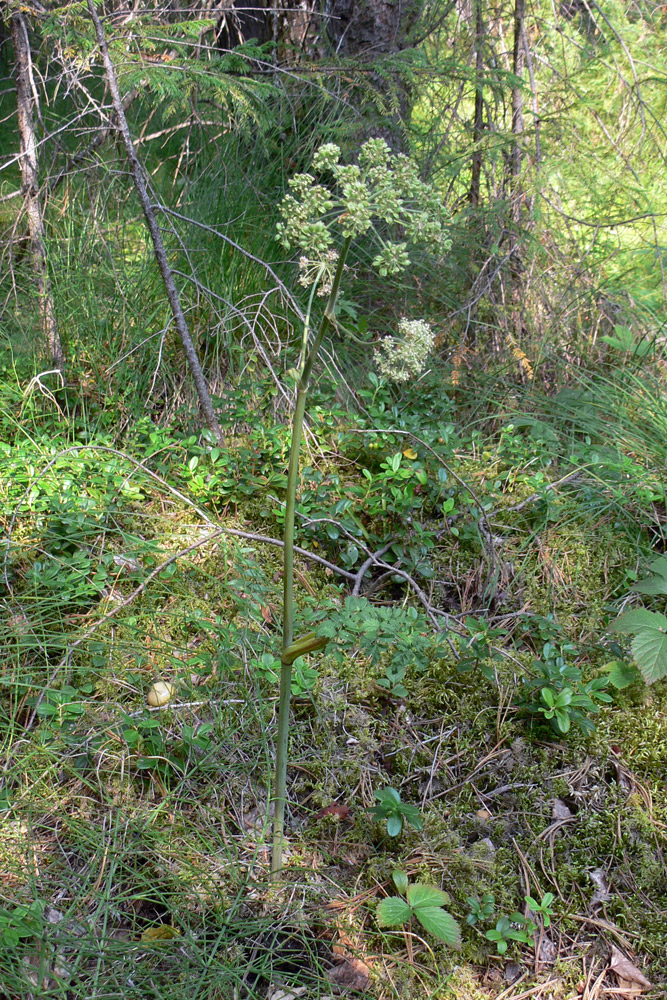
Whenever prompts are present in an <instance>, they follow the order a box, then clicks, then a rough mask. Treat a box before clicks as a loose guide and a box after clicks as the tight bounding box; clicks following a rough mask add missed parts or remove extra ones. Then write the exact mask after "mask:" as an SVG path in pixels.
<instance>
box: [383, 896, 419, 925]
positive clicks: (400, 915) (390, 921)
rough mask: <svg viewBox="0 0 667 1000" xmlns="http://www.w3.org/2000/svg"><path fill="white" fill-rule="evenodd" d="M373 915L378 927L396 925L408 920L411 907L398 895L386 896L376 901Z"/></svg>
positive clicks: (410, 914)
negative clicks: (376, 905) (378, 901)
mask: <svg viewBox="0 0 667 1000" xmlns="http://www.w3.org/2000/svg"><path fill="white" fill-rule="evenodd" d="M375 915H376V917H377V922H378V926H379V927H398V926H400V924H406V923H407V922H408V920H409V919H410V917H411V916H412V907H410V906H408V904H407V903H406V902H405V900H404V899H401V897H400V896H387V898H386V899H383V900H382V902H381V903H378V907H377V910H376V911H375Z"/></svg>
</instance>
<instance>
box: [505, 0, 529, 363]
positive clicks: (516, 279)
mask: <svg viewBox="0 0 667 1000" xmlns="http://www.w3.org/2000/svg"><path fill="white" fill-rule="evenodd" d="M525 10H526V6H525V0H515V3H514V50H513V55H512V72H513V73H514V76H515V77H518V78H519V79H521V78H522V76H523V69H524V56H525V48H524V20H525ZM522 142H523V89H522V88H521V86H520V85H519V84H518V83H515V84H514V86H513V87H512V149H511V153H510V184H509V193H510V201H511V216H510V218H511V221H510V259H509V272H510V326H509V331H508V332H509V338H508V339H509V342H510V344H511V346H512V348H513V351H514V353H515V356H516V357H517V358H519V357H520V354H521V339H522V337H521V335H522V332H523V316H524V304H523V295H524V287H523V260H522V253H521V227H522V217H523V201H524V198H523V191H522V185H521V166H522V159H523V157H522ZM517 352H518V353H517ZM522 371H523V369H522Z"/></svg>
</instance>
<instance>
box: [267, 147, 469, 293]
mask: <svg viewBox="0 0 667 1000" xmlns="http://www.w3.org/2000/svg"><path fill="white" fill-rule="evenodd" d="M340 159H341V151H340V148H339V147H338V146H337V145H336V144H335V143H333V142H329V143H326V144H325V145H323V146H321V147H320V148H319V149H318V150H317V152H316V153H315V155H314V157H313V171H314V173H304V174H296V175H295V176H294V177H292V178H291V179H290V181H289V187H290V192H289V194H287V195H285V197H284V198H283V200H282V202H281V205H280V214H281V216H282V221H281V222H279V223H278V237H279V239H280V242H281V243H282V245H283V246H284V247H286V248H287V249H288V250H291V249H295V248H296V249H298V250H299V251H300V252H301V255H302V256H301V260H300V270H301V277H300V278H299V281H300V283H301V284H302V285H310V284H312V283H313V280H316V279H315V278H314V277H311V276H312V275H317V274H318V271H317V268H318V267H320V266H322V267H323V268H324V271H323V272H322V277H323V278H324V281H325V283H326V277H327V276H328V272H329V271H330V261H331V256H330V255H331V251H332V248H333V247H334V246H335V245H336V244H337V243H339V242H340V239H341V237H343V238H344V239H358V238H359V237H365V238H367V239H369V240H374V241H375V242H376V243H377V242H379V244H380V247H379V252H378V253H375V255H374V257H373V266H374V267H375V269H376V270H377V271H378V272H379V274H380V275H382V276H387V275H393V274H399V273H400V272H401V271H404V270H405V268H406V267H408V266H409V264H410V257H409V250H408V244H410V245H414V244H417V243H422V244H426V245H428V246H429V247H431V248H432V249H433V250H435V251H436V252H438V253H440V252H441V251H443V250H446V249H447V247H448V246H449V242H450V241H449V238H448V236H447V233H446V226H447V223H448V218H449V217H448V215H447V211H446V209H445V207H444V205H443V204H442V199H441V197H440V195H439V193H438V192H437V191H435V190H434V189H433V188H432V187H431V186H430V185H429V184H426V183H425V182H424V181H422V180H421V178H420V176H419V172H418V169H417V166H416V164H415V163H414V162H413V161H412V160H411V159H409V157H407V156H403V155H400V154H399V155H395V154H394V153H392V152H391V150H390V148H389V146H388V145H387V143H386V142H385V141H384V139H369V140H368V141H367V142H365V143H364V144H363V146H362V147H361V149H360V151H359V157H358V163H347V164H345V163H341V162H340ZM316 175H317V179H316ZM374 223H380V227H381V229H382V231H383V236H382V238H381V239H380V238H379V236H378V234H374V233H373V225H374ZM398 226H400V227H401V229H400V240H403V242H401V241H400V240H399V238H397V237H398V236H399V231H398V230H394V232H393V234H392V228H391V227H398ZM387 227H390V228H389V229H387ZM406 238H407V239H406ZM304 258H305V259H306V260H307V262H308V264H307V266H304V265H303V263H302V261H303V259H304Z"/></svg>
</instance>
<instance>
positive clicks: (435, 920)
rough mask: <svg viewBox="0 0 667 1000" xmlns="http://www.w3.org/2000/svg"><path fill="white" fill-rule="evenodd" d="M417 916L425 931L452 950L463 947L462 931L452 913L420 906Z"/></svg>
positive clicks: (416, 911)
mask: <svg viewBox="0 0 667 1000" xmlns="http://www.w3.org/2000/svg"><path fill="white" fill-rule="evenodd" d="M415 916H416V917H417V920H418V921H419V923H420V924H421V925H422V927H423V928H424V930H426V931H428V932H429V934H432V935H433V937H437V938H438V940H439V941H444V942H445V944H448V945H449V946H450V947H452V948H460V947H461V931H460V928H459V925H458V924H457V922H456V921H455V920H454V917H453V916H452V915H451V913H447V911H446V910H443V909H442V908H441V907H440V906H420V907H419V909H415Z"/></svg>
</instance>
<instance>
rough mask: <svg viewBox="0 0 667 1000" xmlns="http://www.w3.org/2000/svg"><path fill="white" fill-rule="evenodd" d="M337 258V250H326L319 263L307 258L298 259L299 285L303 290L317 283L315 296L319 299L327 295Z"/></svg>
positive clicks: (331, 283)
mask: <svg viewBox="0 0 667 1000" xmlns="http://www.w3.org/2000/svg"><path fill="white" fill-rule="evenodd" d="M338 256H339V254H338V251H337V250H328V251H327V252H326V254H325V255H324V257H323V258H322V259H321V260H319V261H317V260H310V258H309V257H299V284H300V285H303V287H304V288H310V286H311V285H312V284H313V283H314V282H315V281H317V282H318V285H317V294H318V295H319V296H320V298H322V297H323V296H325V295H328V294H329V292H330V291H331V288H332V285H333V278H334V272H335V270H336V266H337V264H338Z"/></svg>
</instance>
